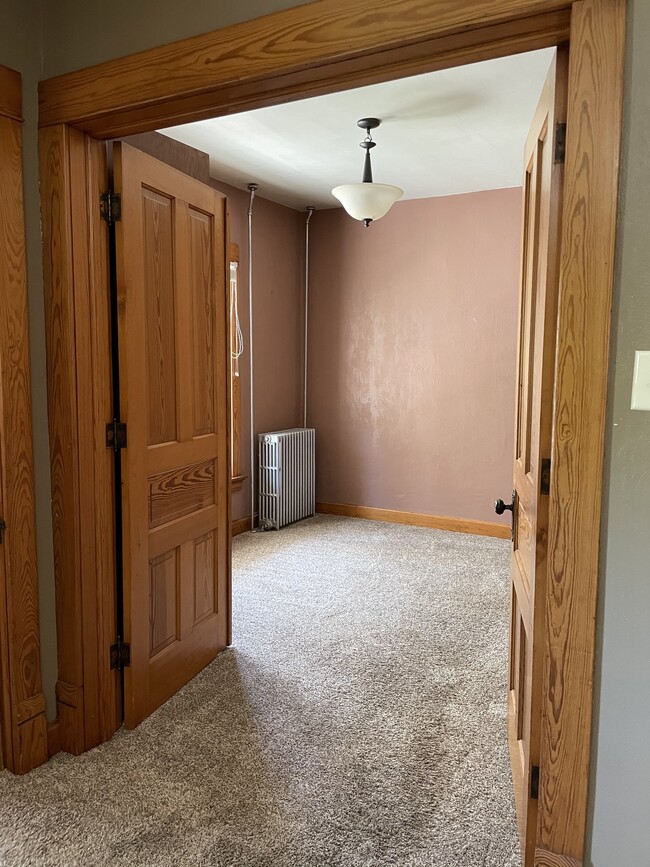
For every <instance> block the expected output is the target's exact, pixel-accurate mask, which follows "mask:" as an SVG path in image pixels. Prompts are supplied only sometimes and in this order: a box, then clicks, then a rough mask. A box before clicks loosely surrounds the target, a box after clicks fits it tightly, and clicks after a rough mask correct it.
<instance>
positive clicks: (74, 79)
mask: <svg viewBox="0 0 650 867" xmlns="http://www.w3.org/2000/svg"><path fill="white" fill-rule="evenodd" d="M570 9H571V3H570V0H473V2H471V3H457V2H456V0H435V2H432V0H357V2H355V3H349V2H348V0H319V2H316V3H307V4H305V5H303V6H298V7H293V8H291V9H286V10H282V11H279V12H276V13H274V14H271V15H266V16H264V17H261V18H256V19H253V20H250V21H245V22H242V23H241V24H236V25H234V26H231V27H226V28H223V29H221V30H215V31H213V32H211V33H206V34H202V35H200V36H196V37H192V38H190V39H185V40H182V41H180V42H175V43H173V44H171V45H166V46H162V47H160V48H156V49H152V50H149V51H144V52H141V53H139V54H135V55H132V56H130V57H127V58H121V59H119V60H114V61H108V62H106V63H102V64H99V65H97V66H93V67H89V68H87V69H82V70H79V71H76V72H72V73H68V74H66V75H62V76H58V77H56V78H52V79H49V80H47V81H43V82H41V85H40V122H41V125H43V126H49V125H54V124H58V123H68V124H72V125H74V126H77V127H78V128H79V129H83V130H84V131H85V132H88V133H90V134H91V135H94V136H95V137H97V138H115V137H118V136H122V135H131V134H134V133H138V132H145V131H147V130H151V129H156V128H160V127H162V126H166V125H168V122H169V118H170V117H172V116H173V117H174V118H175V123H189V122H190V121H195V120H201V119H205V118H207V117H214V116H215V115H217V114H224V113H232V112H237V111H243V110H245V109H246V108H252V107H255V108H259V107H260V106H262V105H272V104H277V103H279V102H286V101H287V100H288V99H289V98H290V97H291V96H295V95H299V96H301V97H305V96H315V95H317V94H319V93H327V92H332V91H333V90H343V89H346V88H347V87H350V86H351V83H352V84H354V86H357V87H358V86H361V85H362V84H370V83H373V82H376V81H381V80H386V79H388V78H399V77H403V76H404V75H411V74H417V73H418V72H424V71H431V70H433V69H436V68H438V69H439V68H443V67H449V66H452V65H458V64H462V63H467V62H474V61H476V60H482V59H486V58H487V57H496V56H503V55H505V54H515V53H517V52H519V51H527V50H532V49H535V48H542V47H546V46H548V45H554V44H557V43H558V42H561V41H563V40H565V39H566V38H567V37H568V33H569V20H570V19H569V13H570ZM172 78H173V81H174V84H173V85H170V84H169V82H170V79H172ZM260 80H263V81H264V86H263V87H260V84H259V82H260ZM172 87H173V90H174V94H173V97H172V95H171V93H170V90H171V89H172ZM262 94H263V95H262Z"/></svg>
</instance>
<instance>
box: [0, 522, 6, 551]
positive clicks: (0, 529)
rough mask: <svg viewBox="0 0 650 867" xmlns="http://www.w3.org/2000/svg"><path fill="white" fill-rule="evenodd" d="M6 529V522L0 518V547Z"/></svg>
mask: <svg viewBox="0 0 650 867" xmlns="http://www.w3.org/2000/svg"><path fill="white" fill-rule="evenodd" d="M6 529H7V522H6V521H5V520H4V518H0V545H2V543H3V542H4V540H5V530H6Z"/></svg>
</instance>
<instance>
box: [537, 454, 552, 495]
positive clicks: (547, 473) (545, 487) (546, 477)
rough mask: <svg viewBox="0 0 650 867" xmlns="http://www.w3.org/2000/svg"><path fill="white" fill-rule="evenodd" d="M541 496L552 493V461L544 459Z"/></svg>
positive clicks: (540, 482)
mask: <svg viewBox="0 0 650 867" xmlns="http://www.w3.org/2000/svg"><path fill="white" fill-rule="evenodd" d="M539 492H540V494H550V493H551V459H550V458H542V472H541V474H540V479H539Z"/></svg>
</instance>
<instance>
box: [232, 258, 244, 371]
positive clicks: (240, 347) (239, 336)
mask: <svg viewBox="0 0 650 867" xmlns="http://www.w3.org/2000/svg"><path fill="white" fill-rule="evenodd" d="M238 269H239V265H238V264H237V262H231V263H230V322H234V323H235V345H234V347H232V348H231V355H232V360H233V362H234V364H233V371H234V374H235V376H239V359H240V358H241V356H242V354H243V352H244V335H243V333H242V330H241V323H240V321H239V280H238V275H237V271H238Z"/></svg>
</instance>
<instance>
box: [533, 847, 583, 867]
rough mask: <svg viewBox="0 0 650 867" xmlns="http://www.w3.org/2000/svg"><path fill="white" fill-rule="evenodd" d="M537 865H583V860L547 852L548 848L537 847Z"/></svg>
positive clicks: (546, 866)
mask: <svg viewBox="0 0 650 867" xmlns="http://www.w3.org/2000/svg"><path fill="white" fill-rule="evenodd" d="M535 867H583V862H582V861H578V860H577V859H576V858H570V857H569V856H567V855H556V854H555V853H554V852H547V851H546V849H536V850H535Z"/></svg>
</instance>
